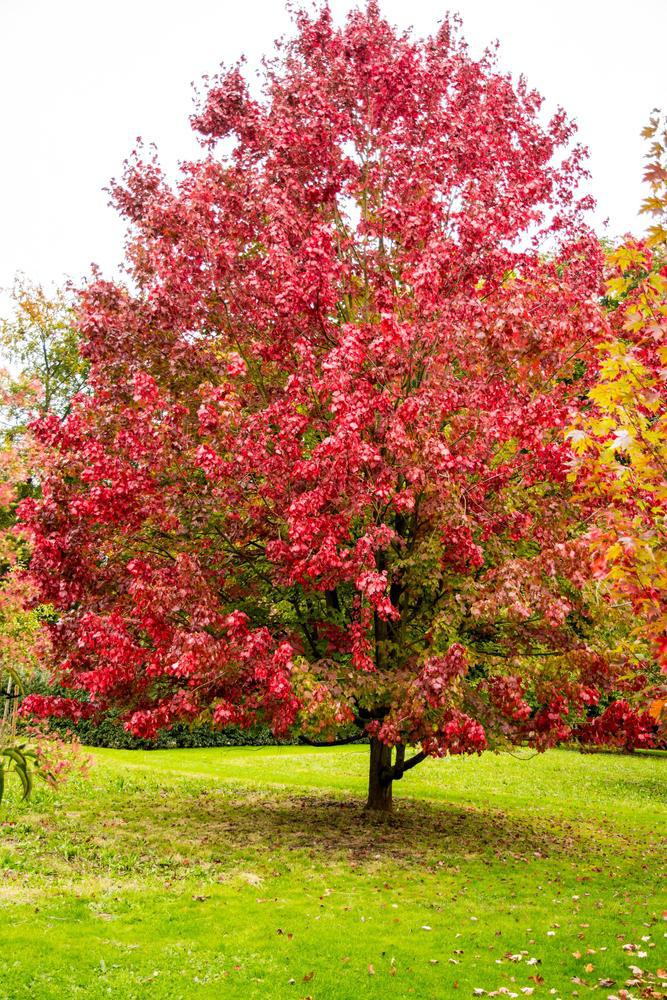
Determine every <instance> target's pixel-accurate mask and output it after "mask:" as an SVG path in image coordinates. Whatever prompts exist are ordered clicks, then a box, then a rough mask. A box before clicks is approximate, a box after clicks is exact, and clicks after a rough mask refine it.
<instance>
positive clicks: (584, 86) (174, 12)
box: [0, 0, 667, 287]
mask: <svg viewBox="0 0 667 1000" xmlns="http://www.w3.org/2000/svg"><path fill="white" fill-rule="evenodd" d="M331 6H332V8H333V11H334V13H335V14H336V15H337V16H338V17H339V18H340V17H342V16H343V14H344V13H345V12H346V11H347V10H349V9H351V8H352V7H354V6H356V4H355V3H353V2H351V0H332V4H331ZM383 10H384V12H385V13H386V15H387V16H388V17H389V19H390V20H391V21H393V22H394V23H395V24H398V25H400V26H403V27H407V26H408V25H413V26H414V28H415V30H416V32H417V34H421V35H423V34H426V33H428V32H430V31H431V30H432V29H433V28H434V27H435V25H436V23H437V22H438V20H439V19H441V18H442V16H443V14H444V13H445V12H446V11H447V10H453V11H458V12H459V13H460V14H461V16H462V17H463V20H464V33H465V35H466V37H467V39H468V41H469V43H470V46H471V48H472V51H473V53H479V52H481V50H482V49H483V48H484V47H485V46H486V45H487V44H489V43H491V42H492V41H493V40H495V39H498V40H499V41H500V45H501V48H500V61H501V65H502V66H503V67H504V68H506V69H508V70H510V71H511V72H512V73H513V74H516V75H519V74H521V73H523V74H524V75H525V76H526V77H527V78H528V81H529V83H530V84H531V85H532V86H534V87H536V88H537V89H538V90H539V91H540V92H541V93H542V94H543V95H544V97H545V98H546V101H547V108H549V109H552V108H554V107H556V105H558V104H561V105H563V106H564V107H565V108H566V110H567V111H568V112H569V113H570V114H571V115H572V116H573V117H574V118H576V120H577V121H578V123H579V130H580V131H579V138H580V140H581V141H583V142H584V143H585V144H586V145H587V146H588V147H589V149H590V152H591V159H590V169H591V171H592V175H593V191H594V193H595V194H596V197H597V199H598V210H597V216H596V219H597V225H598V228H600V230H601V227H602V222H603V220H604V219H609V229H608V233H609V235H616V234H620V233H623V232H626V231H641V229H642V228H643V222H642V221H641V220H639V219H638V217H637V208H638V205H639V202H640V199H641V197H642V185H641V172H642V154H643V146H642V141H641V139H640V137H639V132H640V130H641V128H642V126H643V125H644V124H645V123H646V120H647V119H648V116H649V114H650V112H651V109H652V108H653V107H655V106H662V107H665V108H666V109H667V63H666V61H665V53H666V51H667V0H632V2H631V3H628V2H627V0H550V2H544V0H541V2H540V0H451V2H449V0H407V2H406V0H384V3H383ZM289 30H290V20H289V16H288V15H287V13H286V11H285V5H284V2H283V0H114V2H113V3H105V2H101V0H97V2H96V0H0V95H1V96H0V139H1V141H2V147H3V148H2V150H1V155H0V226H1V235H0V287H3V286H4V287H7V286H8V285H10V284H11V282H12V278H13V276H14V274H15V273H16V272H17V271H23V272H25V273H26V274H27V275H28V276H29V277H30V278H33V279H35V280H38V281H41V282H44V283H46V284H51V283H52V282H56V283H58V282H61V281H62V280H63V279H64V277H71V278H73V279H74V280H75V281H79V280H80V279H81V277H82V276H83V275H84V274H86V273H87V271H88V269H89V266H90V263H91V262H92V261H95V262H96V263H98V264H99V265H100V266H101V267H102V268H103V270H104V271H105V272H106V273H107V274H109V275H111V274H112V273H113V272H114V270H115V268H116V266H117V264H118V263H119V261H120V260H121V258H122V243H123V227H122V225H121V223H120V222H119V221H118V220H117V218H116V216H115V214H114V212H113V210H112V209H110V208H109V207H108V206H107V195H106V194H105V193H104V191H103V188H104V187H105V185H106V184H107V183H108V181H109V179H110V178H111V177H112V176H114V175H118V174H119V172H120V170H121V166H122V161H123V160H124V158H125V157H126V156H127V154H128V153H129V152H130V150H131V148H132V146H133V143H134V140H135V137H136V136H142V137H143V139H144V140H145V141H147V142H155V143H156V144H157V146H158V148H159V150H160V157H161V160H162V162H163V164H164V165H165V166H166V167H167V168H169V169H170V170H171V169H173V168H175V166H176V164H177V162H178V160H179V159H188V158H190V157H192V156H196V155H197V151H198V146H197V144H196V142H195V140H194V137H193V135H192V133H191V131H190V128H189V124H188V115H189V114H190V111H191V108H192V92H191V87H190V83H191V81H199V80H200V78H201V77H202V75H203V74H205V73H214V72H215V71H216V69H217V68H218V66H219V64H220V63H221V62H226V63H230V62H234V61H235V60H236V59H237V58H238V57H239V56H240V55H241V54H245V55H246V56H247V58H248V62H249V65H250V67H254V66H256V65H257V62H258V60H259V58H260V56H261V55H262V54H263V53H265V52H267V51H269V50H270V49H271V46H272V42H273V39H274V38H276V37H277V36H279V35H281V34H284V33H285V32H289Z"/></svg>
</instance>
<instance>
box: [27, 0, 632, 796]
mask: <svg viewBox="0 0 667 1000" xmlns="http://www.w3.org/2000/svg"><path fill="white" fill-rule="evenodd" d="M296 22H297V31H296V34H295V37H294V38H293V39H292V40H290V41H288V42H287V43H283V44H282V46H281V47H280V48H279V50H278V54H277V57H276V59H275V60H273V61H271V62H268V63H266V65H265V76H264V85H263V90H262V93H261V94H260V95H258V96H255V97H254V96H252V93H251V91H250V89H249V87H248V85H247V83H246V82H245V80H244V78H243V75H242V73H241V70H240V68H238V67H236V68H233V69H232V70H231V71H229V72H225V73H223V74H222V75H221V76H220V77H219V78H218V79H216V80H215V81H214V82H212V83H211V85H210V87H209V89H208V91H207V93H206V95H205V97H204V99H203V101H202V104H201V107H200V109H199V112H198V113H197V114H196V115H195V116H194V117H193V119H192V124H193V127H194V128H195V129H196V130H197V132H198V133H199V134H200V135H201V139H202V145H203V148H204V152H203V155H202V158H201V159H200V160H198V161H197V162H193V163H189V164H186V165H184V166H183V168H182V175H181V178H180V181H179V182H178V184H177V185H176V186H170V185H169V184H168V183H167V181H166V179H165V177H164V176H163V174H162V172H161V171H160V169H159V167H158V165H157V163H156V162H155V160H154V159H152V158H148V159H144V158H142V153H141V151H139V152H138V153H137V154H136V155H135V156H134V158H133V159H132V161H131V162H130V163H129V164H128V166H127V169H126V172H125V175H124V178H123V180H122V181H121V182H119V183H117V184H115V185H114V187H113V197H114V200H115V203H116V205H117V206H118V208H119V209H120V211H121V212H122V213H123V215H124V216H125V217H126V219H127V220H128V221H129V223H130V235H129V238H128V245H127V262H128V268H129V272H130V277H131V282H130V283H129V284H128V285H123V284H120V283H114V282H109V281H104V280H102V279H101V278H100V277H99V276H95V278H94V279H93V280H92V281H91V283H90V284H89V285H88V286H87V288H86V289H85V290H84V291H83V292H82V294H81V300H80V308H79V319H78V325H79V330H80V332H81V336H82V338H83V344H84V353H85V356H86V357H87V359H88V360H89V362H90V366H91V374H90V380H89V392H88V393H87V394H86V395H82V396H81V397H80V398H79V399H78V401H77V402H76V404H75V405H74V406H73V408H72V411H71V413H70V414H69V415H68V416H67V418H66V419H64V420H58V419H56V418H55V417H48V418H46V419H44V420H42V421H41V422H40V424H39V425H38V426H37V428H36V433H37V434H38V435H39V436H40V438H41V441H42V443H43V445H44V447H45V448H46V449H47V454H48V455H49V458H48V461H47V464H46V468H45V469H44V473H43V478H42V486H43V498H42V499H41V500H39V501H29V502H26V503H24V505H23V509H22V517H23V520H24V522H25V523H26V525H27V526H28V527H29V529H30V531H31V533H32V537H33V541H34V555H33V559H32V567H31V571H32V575H33V577H34V579H35V580H36V582H37V583H38V585H39V588H40V594H41V599H42V600H44V601H47V602H51V603H52V604H53V605H54V606H55V607H56V608H57V609H58V611H59V618H58V622H57V624H55V625H53V626H52V627H51V632H52V641H53V646H54V649H55V651H56V656H57V663H58V676H59V679H60V681H61V682H62V683H65V684H67V685H69V686H70V687H72V688H78V689H81V690H83V691H85V692H87V693H88V697H89V701H90V704H89V705H86V706H84V707H83V708H82V706H81V703H80V702H77V701H74V700H72V701H68V699H62V698H61V699H59V700H58V701H57V702H54V701H53V700H51V699H48V698H37V697H34V698H32V699H29V700H28V704H27V707H28V708H29V709H30V710H32V711H33V712H36V713H38V714H39V713H42V714H48V713H49V712H54V711H55V712H59V713H67V712H72V713H77V712H82V711H86V712H92V711H96V710H98V709H102V708H105V707H108V706H110V705H113V706H116V707H118V706H120V707H122V709H123V710H124V712H125V718H126V720H127V726H128V728H129V729H130V730H131V731H132V732H134V733H136V734H138V735H143V736H151V735H153V734H155V732H156V731H157V730H158V729H160V728H164V727H169V726H170V725H171V724H173V723H174V722H176V721H183V720H194V719H198V718H206V717H209V718H212V721H213V723H214V724H216V725H221V726H224V725H227V724H231V723H234V724H237V725H240V726H250V725H252V724H254V723H256V722H258V721H261V722H265V723H268V724H270V725H271V726H272V727H273V729H274V731H275V732H277V733H286V732H288V731H293V730H298V731H299V732H300V733H301V734H303V736H304V738H306V739H308V740H313V741H327V740H331V741H333V740H335V739H336V737H337V736H339V735H340V733H341V732H344V733H347V734H348V735H347V736H346V738H348V739H349V738H351V736H350V735H349V733H350V732H352V733H354V734H356V735H357V736H358V735H360V734H367V735H368V736H370V746H371V755H370V756H371V765H370V783H369V799H368V805H369V807H371V808H377V809H388V808H390V807H391V793H392V781H393V780H394V779H397V778H400V777H402V775H403V773H404V772H405V771H406V770H408V769H409V768H410V767H412V766H414V765H415V764H416V763H418V762H419V761H421V760H423V759H424V757H426V756H429V755H430V756H440V755H444V754H447V753H471V752H476V751H481V750H483V749H485V748H486V747H503V746H508V745H513V744H516V743H528V744H530V745H532V746H535V747H537V748H540V749H543V748H545V747H548V746H551V745H553V744H555V743H556V742H558V741H561V740H564V739H567V738H568V737H569V736H570V735H571V733H572V731H573V729H574V728H575V727H576V726H577V725H578V724H580V723H581V721H582V720H583V719H584V718H585V717H586V714H587V712H588V711H589V710H590V707H591V706H594V705H595V704H596V703H597V702H598V701H599V699H600V698H601V697H602V696H603V695H604V694H605V692H608V691H609V690H610V689H611V686H612V684H613V679H612V671H611V668H610V667H609V665H608V664H606V663H605V661H604V659H603V657H601V655H600V652H599V651H598V650H597V649H596V648H595V644H594V643H593V642H592V640H591V639H590V636H589V635H588V632H589V631H590V629H588V630H587V622H589V619H588V617H587V615H588V611H587V608H586V605H585V598H584V596H583V590H584V589H585V582H586V575H587V559H588V553H587V549H586V544H585V542H584V541H582V540H581V537H580V536H581V532H578V530H577V517H578V515H577V508H576V505H575V503H574V501H573V500H572V498H571V495H570V488H569V486H568V484H567V481H566V480H567V472H568V468H569V463H570V452H569V446H568V444H567V443H566V441H565V437H564V433H563V428H564V427H565V426H566V425H567V424H568V423H569V422H570V418H571V415H572V409H573V407H576V406H577V405H578V399H579V397H580V396H581V394H582V391H583V389H582V386H583V385H584V383H585V378H584V379H581V378H578V377H577V373H576V370H575V366H576V363H577V357H578V355H579V354H580V353H581V351H582V350H583V349H584V346H585V345H586V344H588V343H590V342H591V340H593V339H595V338H596V337H597V336H598V329H599V326H600V310H599V304H598V297H599V295H600V292H601V265H602V261H601V255H600V252H599V248H598V246H597V244H596V242H595V240H594V239H593V238H592V236H591V234H590V233H589V232H588V230H587V229H586V227H585V225H584V224H583V222H582V212H583V210H584V209H585V208H586V207H587V203H586V199H585V198H584V199H581V198H578V197H577V195H576V189H577V184H578V182H579V180H580V178H581V177H582V175H583V174H584V173H585V167H584V154H583V151H582V150H581V149H580V148H578V147H577V146H573V145H572V142H571V140H572V136H573V131H574V130H573V125H572V124H571V122H570V121H569V120H568V119H567V117H566V116H565V114H564V113H563V112H562V111H558V112H557V113H556V114H555V115H554V116H553V117H552V118H551V119H550V120H549V121H546V122H543V120H542V115H541V111H540V106H541V99H540V97H539V96H538V95H537V94H536V93H535V92H534V91H532V90H530V89H528V87H527V86H526V84H525V83H524V81H523V80H519V81H518V82H516V83H514V82H513V81H512V79H511V78H510V77H509V76H507V75H505V74H503V73H501V72H499V71H498V69H497V68H496V66H495V63H494V58H493V55H492V54H488V53H487V54H486V55H484V56H483V57H482V58H481V59H479V60H475V59H473V58H472V57H471V56H470V54H469V53H468V51H467V48H466V46H465V44H464V42H463V41H462V40H461V37H460V32H459V25H458V24H457V22H456V21H455V20H452V19H450V20H446V21H445V22H444V23H443V24H442V26H441V27H440V29H439V30H438V32H437V34H435V35H434V36H433V37H432V38H429V39H427V40H426V41H423V42H421V41H415V40H413V39H412V37H411V36H408V35H402V34H399V33H397V32H396V31H395V30H394V29H392V27H391V26H390V25H389V24H388V23H387V22H386V21H385V20H384V19H383V18H382V16H381V14H380V12H379V9H378V6H377V4H376V3H374V2H370V3H368V5H367V6H366V8H365V9H364V10H363V11H357V12H354V13H352V14H350V15H349V17H348V18H347V21H346V23H345V25H344V26H343V27H336V26H335V25H334V24H333V22H332V17H331V14H330V11H329V9H328V8H327V7H326V6H324V7H323V8H322V10H321V11H320V12H319V13H318V14H316V15H313V16H309V15H306V14H305V13H299V14H298V15H297V16H296ZM620 715H622V713H620V714H619V713H618V711H617V712H616V716H614V718H616V717H617V716H618V717H620ZM609 718H611V716H609ZM623 718H624V719H626V721H627V718H626V716H623ZM634 721H636V720H634ZM619 724H620V723H619ZM345 727H353V728H352V729H351V730H350V729H347V730H346V729H345ZM636 738H637V740H638V741H640V742H641V740H642V739H648V737H647V736H646V734H645V732H644V729H643V728H642V726H641V725H640V726H639V727H638V733H637V736H636ZM409 746H414V747H417V748H418V749H417V750H416V752H415V753H414V754H413V756H412V757H409V758H407V759H406V757H405V749H406V747H409ZM394 748H395V751H394Z"/></svg>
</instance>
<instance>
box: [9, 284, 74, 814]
mask: <svg viewBox="0 0 667 1000" xmlns="http://www.w3.org/2000/svg"><path fill="white" fill-rule="evenodd" d="M11 301H12V304H13V313H12V315H11V316H10V317H8V318H6V319H4V320H2V321H1V322H0V353H1V354H2V357H3V359H4V360H5V361H6V362H8V364H9V366H10V367H9V368H8V369H5V370H2V371H0V798H2V793H3V790H4V786H5V781H4V777H5V773H6V772H7V771H9V770H11V771H14V772H16V773H17V774H18V776H19V778H20V780H21V783H22V786H23V790H24V793H25V794H26V795H27V794H28V793H29V791H30V788H31V787H32V776H31V770H32V769H33V768H34V767H35V766H36V765H37V764H38V763H39V761H40V759H41V757H43V753H44V746H43V745H42V746H41V747H37V749H35V747H34V746H31V745H28V744H27V743H25V742H22V739H23V738H22V737H21V739H19V736H20V734H19V736H17V732H16V715H17V713H16V709H17V706H18V702H19V698H20V696H21V694H22V691H23V682H24V680H25V678H26V676H28V675H30V674H32V673H33V672H34V671H35V670H37V669H39V667H40V664H41V661H42V660H43V659H45V657H46V655H47V646H46V641H45V640H46V638H47V637H46V635H45V633H44V631H43V630H42V629H41V620H42V617H43V614H44V609H41V608H39V607H34V606H33V607H32V608H31V607H30V606H31V605H34V604H35V602H34V593H33V589H32V587H31V584H30V582H29V580H28V579H26V577H25V575H24V573H23V570H24V568H25V567H26V565H27V563H28V559H29V553H28V549H27V546H26V539H25V537H24V535H23V533H22V532H21V531H18V530H17V528H16V505H17V503H18V502H19V501H20V500H21V499H23V498H25V497H27V496H39V481H38V479H36V478H35V475H34V474H35V471H36V467H37V466H38V465H39V460H38V457H37V453H38V451H39V447H38V446H37V443H36V442H35V440H34V439H33V437H32V435H31V434H30V432H29V424H30V422H31V421H32V420H34V419H35V418H38V417H40V416H42V417H43V416H45V415H46V414H47V413H54V414H56V415H58V416H59V417H63V416H65V415H66V413H67V412H68V410H69V406H70V402H71V399H72V397H73V396H74V395H75V394H76V393H77V392H79V391H80V390H81V389H82V388H83V385H84V383H85V375H86V367H87V366H86V363H85V362H84V361H83V359H82V358H81V356H80V354H79V352H78V335H77V333H76V331H75V329H74V325H73V316H72V309H71V302H70V299H69V298H68V296H67V294H66V293H65V292H62V291H56V292H55V293H53V294H52V295H49V294H47V292H46V291H45V290H44V289H43V288H42V287H41V286H40V285H38V284H33V283H31V282H29V281H28V280H27V279H26V278H24V277H19V278H17V280H16V282H15V285H14V288H13V290H12V295H11Z"/></svg>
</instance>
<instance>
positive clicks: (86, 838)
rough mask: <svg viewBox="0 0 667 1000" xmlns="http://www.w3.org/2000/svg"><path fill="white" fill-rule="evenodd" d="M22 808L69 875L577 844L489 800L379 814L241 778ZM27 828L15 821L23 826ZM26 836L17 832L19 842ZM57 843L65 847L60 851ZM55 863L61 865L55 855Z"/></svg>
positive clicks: (493, 857)
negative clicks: (208, 786)
mask: <svg viewBox="0 0 667 1000" xmlns="http://www.w3.org/2000/svg"><path fill="white" fill-rule="evenodd" d="M76 809H77V811H76V812H68V811H67V808H66V807H65V808H64V809H63V810H62V811H59V813H58V815H54V814H53V812H52V811H51V810H49V811H48V812H47V811H43V812H39V813H32V815H29V816H26V817H25V820H27V821H28V824H27V825H28V827H32V832H33V834H35V841H36V842H35V843H34V848H33V849H34V850H35V852H36V854H38V855H39V856H40V858H39V861H38V859H37V857H35V861H36V863H38V864H39V866H40V867H43V866H44V864H45V863H46V864H47V867H50V869H51V871H53V872H55V870H57V869H58V868H59V867H61V865H62V870H63V874H64V873H65V866H66V871H67V875H68V876H69V877H71V876H73V875H75V876H78V877H82V876H87V875H93V874H101V873H105V874H107V875H111V874H112V873H113V874H115V875H116V876H121V877H123V878H124V877H127V876H130V875H131V876H138V875H140V874H141V875H142V876H144V875H148V874H149V873H150V872H151V871H152V872H153V873H154V874H156V875H159V876H160V877H165V876H166V877H169V878H174V879H181V878H183V877H187V876H188V875H193V874H197V875H198V877H205V878H208V879H211V880H216V879H218V880H220V879H226V878H228V877H230V876H233V875H234V874H235V873H238V872H242V871H244V870H248V869H249V868H252V869H253V870H258V871H264V872H265V873H267V874H268V873H274V871H273V870H274V869H280V868H291V867H292V866H293V865H294V866H298V865H299V864H301V863H303V861H304V860H305V861H307V863H308V864H312V863H316V864H317V863H323V864H326V865H327V866H338V865H343V866H352V867H356V868H359V869H362V870H363V869H364V868H367V869H368V870H369V871H370V870H372V869H374V868H376V867H377V865H378V864H382V863H383V862H385V861H386V862H390V863H391V864H392V865H398V866H399V867H400V866H403V865H405V866H414V865H418V866H423V867H425V868H429V867H433V866H441V865H443V864H444V865H446V866H452V867H455V866H457V865H459V864H466V863H468V862H470V861H474V860H479V861H482V862H484V863H491V864H495V863H497V862H498V861H503V860H506V859H507V860H516V861H527V860H528V861H533V860H535V859H546V858H549V857H554V858H556V857H563V856H565V855H567V854H570V853H572V852H573V851H575V850H578V849H579V848H580V846H581V841H582V836H583V835H582V833H581V831H580V830H579V829H578V828H576V827H575V826H574V825H573V824H570V823H568V822H565V821H562V820H554V821H549V822H545V821H544V819H542V820H541V821H540V820H538V819H535V820H534V821H533V820H531V819H530V818H529V817H526V816H525V815H523V816H521V817H518V816H514V815H511V814H506V813H504V812H501V811H498V810H492V809H479V808H474V807H472V806H470V807H461V806H460V805H456V806H454V805H447V804H440V803H433V802H424V801H415V800H412V801H411V800H403V801H401V803H400V805H399V806H398V807H397V809H396V812H395V813H394V814H392V815H390V816H377V815H373V814H369V813H366V812H364V810H363V809H362V807H361V803H360V802H359V800H353V801H349V800H345V799H342V798H334V797H332V796H330V795H324V794H323V795H312V794H311V795H290V794H288V793H284V792H283V793H281V794H279V795H278V794H275V793H274V791H273V790H271V792H258V791H249V790H248V789H243V790H241V789H236V788H235V789H225V790H222V789H213V790H201V788H199V789H197V790H195V789H193V788H192V786H191V785H188V784H187V783H186V784H185V785H184V786H183V785H181V786H178V785H177V786H175V787H174V788H173V789H172V790H170V791H169V792H166V791H165V790H164V788H155V787H153V788H147V787H145V786H144V787H142V783H141V782H140V781H132V782H131V783H130V784H129V785H128V786H126V787H125V788H124V789H123V790H122V792H120V793H119V791H118V790H117V789H111V788H108V789H107V790H106V794H105V795H104V796H101V797H99V799H98V800H97V801H95V800H93V798H92V797H91V798H88V799H86V800H85V803H83V802H80V801H79V802H77V803H76ZM26 834H28V840H30V839H32V838H31V837H30V835H29V833H28V830H27V829H26V826H23V833H22V835H23V836H24V837H25V835H26ZM27 846H28V845H27V844H26V842H25V840H24V843H23V849H24V850H25V848H26V847H27ZM63 846H64V848H65V851H64V856H63ZM63 862H64V864H63Z"/></svg>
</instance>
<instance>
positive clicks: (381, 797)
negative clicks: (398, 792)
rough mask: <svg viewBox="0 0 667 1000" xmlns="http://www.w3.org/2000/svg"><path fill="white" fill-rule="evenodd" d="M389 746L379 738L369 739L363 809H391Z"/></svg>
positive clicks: (387, 811) (380, 811)
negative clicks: (366, 785) (366, 788)
mask: <svg viewBox="0 0 667 1000" xmlns="http://www.w3.org/2000/svg"><path fill="white" fill-rule="evenodd" d="M392 785H393V780H392V778H391V747H388V746H385V744H384V743H381V742H380V740H378V739H376V738H375V737H373V738H372V739H371V756H370V762H369V769H368V799H367V801H366V805H365V809H366V810H367V811H368V812H374V813H390V812H391V811H392Z"/></svg>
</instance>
